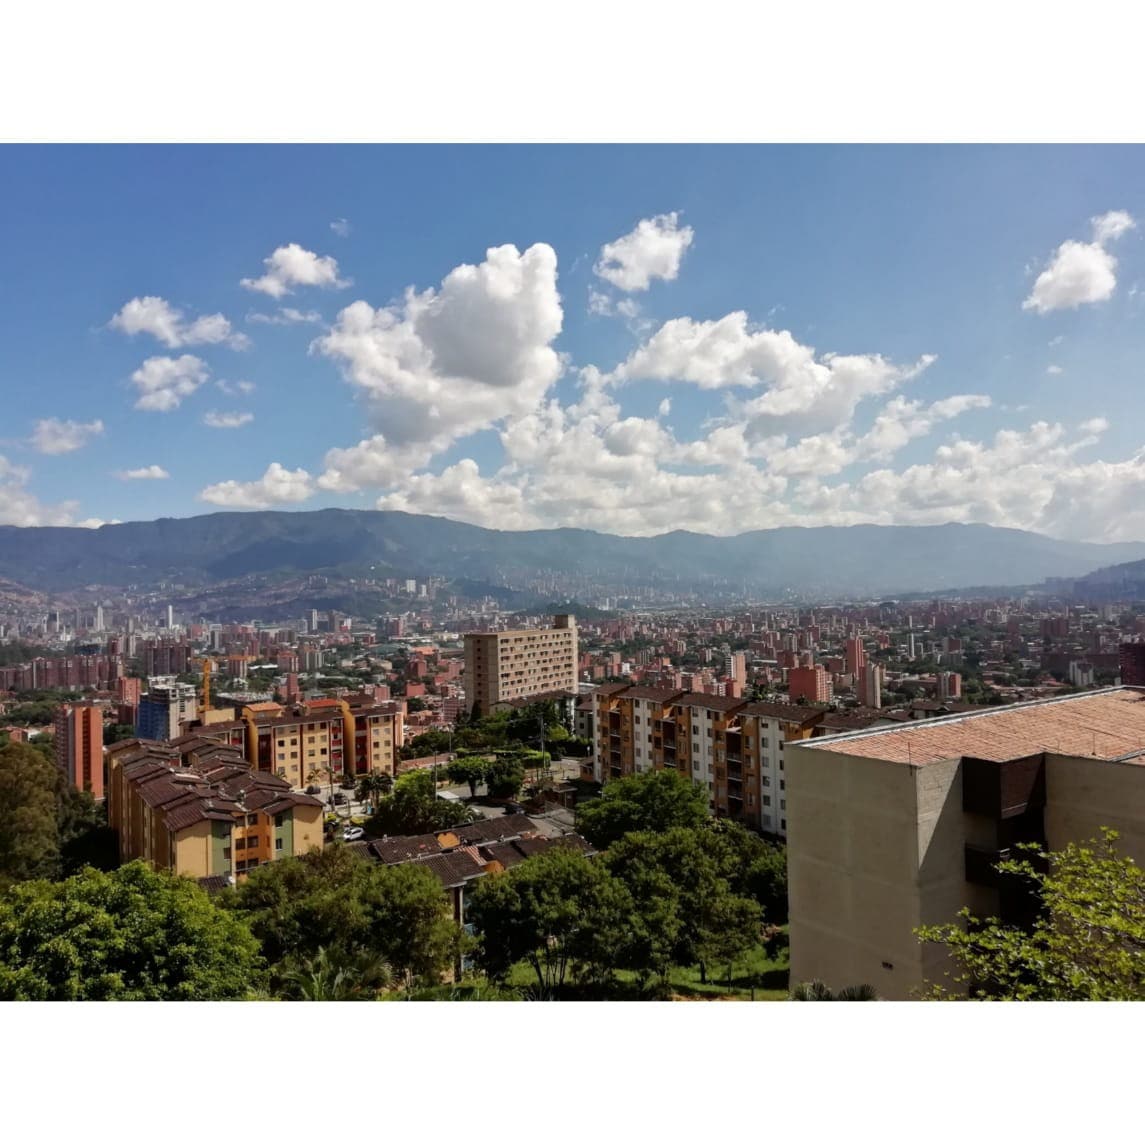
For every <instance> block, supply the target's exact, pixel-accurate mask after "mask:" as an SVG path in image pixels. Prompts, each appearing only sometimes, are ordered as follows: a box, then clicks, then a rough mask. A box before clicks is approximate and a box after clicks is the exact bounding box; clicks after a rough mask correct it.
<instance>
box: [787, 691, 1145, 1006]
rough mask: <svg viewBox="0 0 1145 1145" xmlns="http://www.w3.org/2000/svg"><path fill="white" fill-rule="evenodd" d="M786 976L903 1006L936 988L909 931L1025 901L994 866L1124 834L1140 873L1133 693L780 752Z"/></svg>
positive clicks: (1144, 791) (1137, 721) (1139, 714)
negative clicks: (1033, 846)
mask: <svg viewBox="0 0 1145 1145" xmlns="http://www.w3.org/2000/svg"><path fill="white" fill-rule="evenodd" d="M786 763H787V767H786V780H787V791H786V794H787V865H788V878H789V887H790V915H791V976H792V981H796V982H798V981H807V980H810V979H813V978H818V979H821V980H822V981H824V982H826V983H827V984H828V985H831V986H837V987H841V986H849V985H856V984H860V983H869V984H870V985H871V986H873V987H874V988H875V989H876V990H877V991H878V993H879V995H880V996H881V997H884V998H889V999H906V998H909V997H911V996H912V994H913V992H914V991H917V990H919V989H920V988H922V986H923V984H924V982H928V981H929V982H939V981H943V973H944V971H945V970H946V969H947V968H948V964H947V959H946V956H945V951H944V950H943V949H942V948H940V947H935V946H929V945H928V946H923V945H922V944H921V943H919V942H918V941H917V939H916V937H915V934H914V931H915V928H917V927H919V926H924V925H931V924H938V923H947V922H953V921H955V920H956V919H957V915H958V912H959V911H960V910H961V909H962V908H963V907H969V908H970V909H971V911H972V912H973V913H974V914H976V915H977V916H978V917H991V916H993V917H998V918H1001V919H1003V920H1010V921H1015V922H1020V921H1024V920H1025V919H1027V918H1028V917H1029V911H1030V908H1031V903H1030V901H1029V898H1028V895H1027V894H1026V893H1025V892H1024V891H1023V889H1022V888H1021V887H1019V886H1015V885H1013V884H1012V883H1011V882H1008V881H1007V880H1006V879H1005V878H1004V877H1003V876H1000V875H999V874H998V872H997V870H996V869H995V868H996V864H997V863H998V862H1000V861H1002V860H1004V859H1006V858H1008V857H1010V856H1011V855H1012V854H1014V851H1013V848H1014V846H1015V845H1016V844H1018V843H1022V842H1036V843H1039V844H1042V845H1045V846H1048V847H1049V848H1050V849H1053V850H1058V849H1061V848H1062V847H1063V846H1065V845H1066V844H1067V843H1069V842H1081V841H1084V840H1086V839H1089V838H1092V837H1094V836H1096V835H1097V834H1098V832H1099V830H1100V828H1102V827H1112V828H1114V829H1115V830H1117V831H1118V832H1120V835H1121V838H1120V842H1119V846H1120V847H1121V848H1123V850H1124V852H1125V853H1127V854H1128V855H1130V856H1132V857H1133V858H1134V859H1135V861H1136V862H1138V863H1145V689H1141V688H1128V687H1118V688H1108V689H1103V690H1102V691H1098V692H1087V693H1084V694H1081V695H1072V696H1064V697H1061V698H1055V699H1052V700H1038V701H1034V702H1031V703H1024V704H1014V705H1011V706H1008V707H992V708H985V709H981V710H978V711H973V712H967V713H960V714H957V715H952V716H948V717H945V718H939V719H933V720H925V721H919V722H917V723H913V722H908V723H905V724H901V723H900V724H896V725H892V726H888V727H878V728H871V729H869V730H865V731H858V732H853V733H849V734H843V735H836V736H831V737H826V738H822V739H811V740H806V741H803V742H800V743H795V744H789V745H788V747H787V760H786Z"/></svg>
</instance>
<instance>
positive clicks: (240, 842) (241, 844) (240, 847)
mask: <svg viewBox="0 0 1145 1145" xmlns="http://www.w3.org/2000/svg"><path fill="white" fill-rule="evenodd" d="M235 850H236V851H245V850H246V839H236V840H235Z"/></svg>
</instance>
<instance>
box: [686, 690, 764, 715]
mask: <svg viewBox="0 0 1145 1145" xmlns="http://www.w3.org/2000/svg"><path fill="white" fill-rule="evenodd" d="M676 703H677V704H686V705H687V706H688V707H690V708H711V710H712V711H713V712H730V711H731V710H732V709H733V708H742V707H743V706H744V705H745V704H746V703H747V700H745V699H743V698H742V697H736V696H709V695H707V694H706V693H704V692H688V693H686V694H685V695H683V696H682V697H681V698H680V699H678V700H677V701H676Z"/></svg>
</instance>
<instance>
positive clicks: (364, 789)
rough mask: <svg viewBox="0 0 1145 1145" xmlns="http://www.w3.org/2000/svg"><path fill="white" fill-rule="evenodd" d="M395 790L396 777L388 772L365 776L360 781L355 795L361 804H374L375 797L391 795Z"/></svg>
mask: <svg viewBox="0 0 1145 1145" xmlns="http://www.w3.org/2000/svg"><path fill="white" fill-rule="evenodd" d="M393 789H394V777H393V776H392V775H390V774H388V773H387V772H380V773H377V774H375V773H371V774H369V775H363V776H362V777H361V778H360V779H359V780H358V790H357V791H356V792H355V793H354V794H355V795H356V796H357V797H358V802H359V803H373V801H374V796H375V795H379V796H381V795H389V793H390V792H391V791H393Z"/></svg>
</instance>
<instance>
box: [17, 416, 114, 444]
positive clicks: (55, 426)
mask: <svg viewBox="0 0 1145 1145" xmlns="http://www.w3.org/2000/svg"><path fill="white" fill-rule="evenodd" d="M101 433H103V422H102V421H100V420H99V419H98V418H97V419H96V420H95V421H88V422H80V421H61V420H60V419H59V418H57V417H49V418H42V419H41V420H40V421H38V422H36V428H35V429H34V430H33V431H32V439H31V445H32V448H33V449H35V450H37V451H38V452H40V453H72V452H73V451H74V450H77V449H82V448H83V447H84V446H85V445H86V444H87V443H88V440H89V439H90V438H93V437H97V436H98V435H99V434H101Z"/></svg>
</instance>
